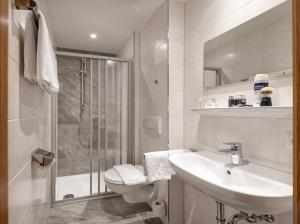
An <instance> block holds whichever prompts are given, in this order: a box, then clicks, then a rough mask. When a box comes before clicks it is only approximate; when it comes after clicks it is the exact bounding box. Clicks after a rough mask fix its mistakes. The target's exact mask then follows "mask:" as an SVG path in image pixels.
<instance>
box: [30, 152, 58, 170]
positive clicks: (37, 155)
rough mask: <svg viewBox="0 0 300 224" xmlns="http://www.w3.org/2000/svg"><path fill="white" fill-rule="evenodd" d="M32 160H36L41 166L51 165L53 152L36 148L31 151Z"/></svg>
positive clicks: (53, 158)
mask: <svg viewBox="0 0 300 224" xmlns="http://www.w3.org/2000/svg"><path fill="white" fill-rule="evenodd" d="M32 160H33V161H36V162H38V163H39V165H40V166H41V167H44V168H46V167H51V166H52V164H53V163H54V162H55V154H54V153H53V152H49V151H47V150H44V149H41V148H37V149H35V150H34V151H33V152H32Z"/></svg>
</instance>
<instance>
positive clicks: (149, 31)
mask: <svg viewBox="0 0 300 224" xmlns="http://www.w3.org/2000/svg"><path fill="white" fill-rule="evenodd" d="M140 43H141V44H140V47H141V48H140V52H141V55H140V60H141V61H140V68H141V69H140V76H139V77H140V86H139V87H140V88H139V89H140V91H139V92H140V96H139V97H140V119H141V123H140V131H141V140H140V141H141V144H140V146H141V148H140V151H141V156H142V155H143V153H146V152H153V151H159V150H164V149H168V47H167V43H168V2H167V1H165V2H164V3H163V4H162V6H161V7H160V8H159V9H158V10H157V11H156V12H155V14H154V15H153V16H152V17H151V19H150V20H149V21H148V22H147V24H146V25H145V26H144V28H143V29H142V30H141V34H140ZM155 80H157V81H158V82H157V84H156V83H155ZM146 116H151V117H152V116H153V117H160V118H161V125H162V128H161V135H151V134H149V133H147V131H145V129H144V128H143V119H144V118H145V117H146ZM159 199H161V200H164V201H165V202H166V203H168V181H161V182H160V189H159ZM162 220H163V222H164V223H167V222H168V220H167V217H164V218H163V219H162Z"/></svg>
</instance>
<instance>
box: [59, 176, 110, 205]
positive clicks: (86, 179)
mask: <svg viewBox="0 0 300 224" xmlns="http://www.w3.org/2000/svg"><path fill="white" fill-rule="evenodd" d="M92 192H93V194H97V193H98V173H93V174H92ZM100 192H105V183H104V172H101V173H100ZM67 194H74V197H75V198H78V197H84V196H89V195H90V174H89V173H86V174H79V175H72V176H63V177H57V178H56V196H55V199H56V201H58V200H63V197H64V196H65V195H67Z"/></svg>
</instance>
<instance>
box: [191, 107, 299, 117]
mask: <svg viewBox="0 0 300 224" xmlns="http://www.w3.org/2000/svg"><path fill="white" fill-rule="evenodd" d="M191 111H194V112H197V113H200V114H201V115H205V116H216V117H253V118H288V119H291V118H292V116H293V107H227V108H191Z"/></svg>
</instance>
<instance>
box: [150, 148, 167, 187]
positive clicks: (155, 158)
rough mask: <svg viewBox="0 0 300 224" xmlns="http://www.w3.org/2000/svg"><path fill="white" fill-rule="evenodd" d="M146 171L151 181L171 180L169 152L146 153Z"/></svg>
mask: <svg viewBox="0 0 300 224" xmlns="http://www.w3.org/2000/svg"><path fill="white" fill-rule="evenodd" d="M144 155H145V162H146V170H147V176H148V180H149V181H151V182H152V181H157V180H170V179H171V176H172V169H171V167H170V164H169V152H168V151H158V152H148V153H145V154H144Z"/></svg>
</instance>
